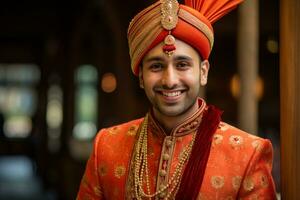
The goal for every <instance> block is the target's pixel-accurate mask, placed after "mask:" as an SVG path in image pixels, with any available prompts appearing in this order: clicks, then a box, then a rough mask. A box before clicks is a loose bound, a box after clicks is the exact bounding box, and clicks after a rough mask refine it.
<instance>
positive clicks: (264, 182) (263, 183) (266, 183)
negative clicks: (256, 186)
mask: <svg viewBox="0 0 300 200" xmlns="http://www.w3.org/2000/svg"><path fill="white" fill-rule="evenodd" d="M260 184H261V186H262V187H268V186H269V180H268V177H267V176H266V175H265V174H262V175H261V177H260Z"/></svg>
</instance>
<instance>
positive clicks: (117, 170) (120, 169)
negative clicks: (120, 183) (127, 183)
mask: <svg viewBox="0 0 300 200" xmlns="http://www.w3.org/2000/svg"><path fill="white" fill-rule="evenodd" d="M125 171H126V168H125V167H124V166H122V165H121V166H117V167H116V168H115V177H117V178H121V177H122V176H124V175H125Z"/></svg>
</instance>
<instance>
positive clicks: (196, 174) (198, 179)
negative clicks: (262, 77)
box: [176, 106, 222, 200]
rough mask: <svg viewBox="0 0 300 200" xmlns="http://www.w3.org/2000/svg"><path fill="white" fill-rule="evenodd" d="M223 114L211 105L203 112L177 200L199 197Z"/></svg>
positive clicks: (193, 199) (190, 199) (194, 199)
mask: <svg viewBox="0 0 300 200" xmlns="http://www.w3.org/2000/svg"><path fill="white" fill-rule="evenodd" d="M221 115H222V111H220V110H219V109H218V108H216V107H214V106H209V107H208V109H207V110H206V111H205V113H204V114H203V117H202V122H201V124H200V127H199V129H198V132H197V135H196V138H195V143H194V146H193V149H192V152H191V155H190V158H189V161H188V163H187V165H186V168H185V170H184V173H183V176H182V180H181V184H180V187H179V190H178V193H177V195H176V200H196V199H197V196H198V194H199V191H200V188H201V185H202V181H203V177H204V172H205V168H206V164H207V161H208V157H209V153H210V147H211V143H212V138H213V135H214V133H215V132H216V130H217V128H218V125H219V123H220V121H221Z"/></svg>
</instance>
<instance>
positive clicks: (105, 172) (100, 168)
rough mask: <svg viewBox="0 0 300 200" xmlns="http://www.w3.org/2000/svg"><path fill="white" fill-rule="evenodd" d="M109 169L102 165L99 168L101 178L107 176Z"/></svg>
mask: <svg viewBox="0 0 300 200" xmlns="http://www.w3.org/2000/svg"><path fill="white" fill-rule="evenodd" d="M107 171H108V170H107V167H106V165H103V164H102V165H100V166H99V168H98V173H99V175H100V176H105V175H106V174H107Z"/></svg>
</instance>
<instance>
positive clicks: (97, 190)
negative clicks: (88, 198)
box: [94, 186, 102, 197]
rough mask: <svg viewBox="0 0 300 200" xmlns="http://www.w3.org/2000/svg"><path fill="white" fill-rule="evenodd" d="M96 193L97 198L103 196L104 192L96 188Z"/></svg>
mask: <svg viewBox="0 0 300 200" xmlns="http://www.w3.org/2000/svg"><path fill="white" fill-rule="evenodd" d="M94 193H95V194H96V195H97V196H99V197H101V196H102V190H101V188H100V187H98V186H96V187H94Z"/></svg>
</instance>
